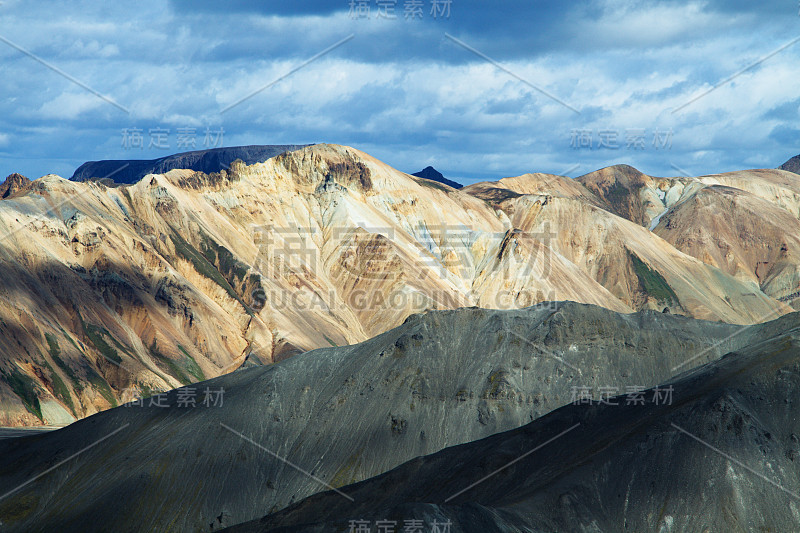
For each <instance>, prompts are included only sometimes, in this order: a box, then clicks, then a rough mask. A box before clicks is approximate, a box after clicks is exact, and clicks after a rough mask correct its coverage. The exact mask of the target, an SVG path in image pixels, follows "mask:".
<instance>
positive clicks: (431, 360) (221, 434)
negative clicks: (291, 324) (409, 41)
mask: <svg viewBox="0 0 800 533" xmlns="http://www.w3.org/2000/svg"><path fill="white" fill-rule="evenodd" d="M797 322H798V315H797V314H791V315H787V316H784V317H782V318H780V319H778V320H775V321H772V322H768V323H765V324H759V325H755V326H751V327H749V328H745V329H742V328H741V327H740V326H735V325H731V324H724V323H718V322H707V321H702V320H695V319H691V318H686V317H680V316H675V315H669V314H664V313H659V312H655V311H642V312H638V313H634V314H620V313H615V312H613V311H609V310H607V309H603V308H601V307H598V306H592V305H585V304H576V303H570V302H553V303H546V304H542V305H539V306H535V307H530V308H526V309H520V310H506V311H500V310H486V309H478V308H471V309H470V308H468V309H458V310H453V311H434V312H428V313H424V314H417V315H413V316H411V317H410V318H409V319H408V320H406V321H405V322H404V323H403V324H402V325H400V326H398V327H397V328H395V329H392V330H390V331H388V332H386V333H383V334H380V335H378V336H376V337H374V338H372V339H369V340H367V341H365V342H362V343H360V344H356V345H352V346H342V347H329V348H323V349H318V350H314V351H310V352H307V353H304V354H302V355H297V356H295V357H292V358H289V359H287V360H284V361H280V362H278V363H275V364H273V365H267V366H259V367H253V368H247V369H243V370H239V371H236V372H233V373H231V374H228V375H225V376H221V377H219V378H216V379H213V380H210V381H206V382H203V383H201V384H198V385H196V386H190V387H182V388H180V389H177V390H173V391H171V392H169V393H168V394H166V396H165V397H164V401H163V404H164V405H167V406H168V407H158V406H157V405H152V404H151V402H150V400H144V402H143V405H134V404H128V405H127V406H122V407H118V408H116V409H111V410H108V411H105V412H102V413H99V414H96V415H94V416H91V417H89V418H87V419H84V420H81V421H78V422H76V423H74V424H71V425H69V426H67V427H66V428H64V429H61V430H58V431H55V432H51V433H47V434H44V435H39V436H36V437H32V438H26V439H24V440H16V441H14V440H9V441H0V496H3V495H5V496H4V497H0V520H2V521H3V527H4V530H5V531H35V530H47V531H84V532H88V531H101V530H103V529H105V530H108V529H109V528H111V529H114V530H116V531H158V532H160V533H164V532H168V531H181V532H182V531H214V530H217V529H219V528H220V527H224V526H227V525H234V524H237V523H241V522H243V521H246V520H252V519H256V518H260V517H261V516H263V515H264V514H266V513H271V512H276V511H279V510H281V509H283V508H286V507H287V506H289V505H291V504H292V503H297V502H299V501H300V500H302V499H303V498H305V497H307V496H310V495H313V494H315V493H318V492H321V491H325V490H328V488H329V487H334V488H339V487H344V486H346V485H349V484H351V483H353V482H357V481H361V480H365V479H368V478H370V477H373V476H376V475H379V474H381V473H383V472H386V471H388V470H390V469H392V468H394V467H397V466H399V465H400V464H402V463H404V462H406V461H409V460H411V459H413V458H415V457H419V456H425V455H428V454H431V453H435V452H437V451H440V450H442V449H444V448H446V447H450V446H456V445H464V446H473V445H471V444H466V443H468V442H471V441H474V440H477V439H482V438H485V437H489V436H491V435H493V434H496V433H498V432H502V431H507V430H512V429H515V428H519V427H521V426H524V425H525V424H528V423H530V422H531V421H535V420H537V419H538V418H540V417H541V416H543V415H546V414H547V413H548V412H550V411H552V410H554V409H556V408H558V407H560V406H562V405H565V404H568V403H570V402H571V401H572V399H573V398H574V397H575V395H576V392H575V391H576V390H577V389H583V388H585V389H586V390H587V391H589V392H588V393H589V394H590V395H591V396H592V397H593V398H594V399H595V400H597V399H598V398H599V397H600V396H601V395H602V394H603V392H602V391H603V390H605V391H606V392H605V394H606V397H608V396H614V395H616V394H625V393H626V392H627V391H628V390H629V389H628V388H629V387H631V388H633V389H634V390H638V389H640V388H648V387H652V386H654V385H656V384H658V383H661V382H664V381H667V380H668V379H669V377H670V376H672V375H673V374H674V373H675V370H674V369H675V368H676V367H680V368H681V369H683V368H690V367H691V366H696V365H700V364H703V363H705V362H708V361H715V360H717V359H718V358H719V357H720V356H722V355H723V354H725V353H728V352H731V351H735V350H740V349H743V347H745V346H747V345H751V344H754V343H758V342H760V341H762V340H765V339H769V338H772V337H774V336H775V335H777V334H779V333H781V332H783V331H786V330H788V329H791V328H795V327H796V326H797ZM779 368H780V367H779ZM777 371H778V370H777V369H776V370H775V372H777ZM778 375H782V374H778ZM754 377H755V376H754ZM795 378H796V375H791V376H790V375H787V376H786V377H785V378H782V379H786V380H789V379H795ZM749 379H750V374H748V373H745V374H744V376H743V377H742V378H741V381H742V382H744V383H746V382H748V381H749ZM703 386H705V384H703V383H698V384H697V385H696V387H695V390H694V391H688V390H685V389H681V390H680V391H675V395H674V401H675V404H676V405H677V404H683V403H684V402H686V401H688V400H689V395H690V394H692V395H697V394H702V391H703ZM207 388H208V389H210V390H211V391H218V390H224V396H223V398H222V400H223V401H222V402H221V405H217V406H213V405H208V406H204V405H202V403H201V402H202V400H203V398H204V393H205V390H206V389H207ZM609 391H616V392H609ZM181 398H184V401H185V400H186V398H193V399H194V400H195V401H196V405H195V406H191V405H187V404H186V403H184V404H183V405H182V404H181ZM792 398H794V397H792ZM647 401H648V402H650V401H652V400H651V398H650V395H648V398H647ZM765 401H766V402H777V403H780V404H781V405H779V406H778V408H780V409H782V410H783V409H788V408H793V406H794V400H792V403H790V404H788V405H787V406H786V407H785V408H784V407H783V404H782V402H783V398H782V397H778V396H772V395H770V396H766V397H765ZM209 403H211V402H209ZM639 409H640V410H641V412H642V413H644V414H647V413H650V411H648V410H645V408H643V407H639ZM780 412H781V413H783V412H784V411H780ZM637 413H638V412H637ZM631 420H632V422H635V423H638V422H637V421H638V420H639V419H638V418H636V417H635V416H634V418H632V419H631ZM731 420H732V419H731ZM602 422H603V421H602V420H601V421H598V427H601V426H602ZM615 423H616V422H615ZM553 427H557V429H556V430H555V433H557V432H558V431H562V430H563V429H566V427H568V425H567V426H564V427H563V428H562V427H561V424H560V423H558V424H554V423H550V422H548V423H547V424H546V427H545V429H542V430H536V431H533V432H531V431H528V430H526V431H524V432H523V435H525V436H526V438H527V436H528V435H530V438H531V439H534V438H535V440H536V442H531V440H526V441H525V443H526V444H527V443H529V442H530V444H531V447H533V446H535V445H536V444H538V443H539V442H541V440H544V439H547V438H549V437H551V436H552V435H554V434H555V433H554V432H553V431H551V430H552V428H553ZM624 429H625V428H620V429H618V430H617V429H615V430H614V431H622V430H624ZM629 430H630V431H632V432H634V433H635V431H634V430H633V429H629ZM788 430H789V428H788V427H787V428H785V429H780V428H777V427H776V428H772V427H770V431H772V432H773V434H774V435H775V441H776V442H778V441H779V439H780V442H781V443H783V442H784V440H785V438H786V437H787V435H786V434H787V432H788ZM595 431H599V430H595ZM748 435H749V434H748ZM103 438H106V439H105V440H103V441H102V442H101V443H100V444H98V445H96V446H94V447H92V448H91V449H88V450H86V451H84V452H83V453H82V454H81V455H80V456H79V457H77V458H75V459H74V460H72V461H68V462H66V463H64V464H62V465H60V466H59V467H58V469H57V470H56V471H53V472H51V473H45V472H46V470H47V469H48V468H49V467H50V466H52V465H56V464H59V463H61V462H62V461H64V460H65V459H67V458H69V457H70V456H71V455H73V454H75V453H76V452H78V451H80V450H84V449H85V448H86V447H87V446H89V445H91V444H92V443H96V442H98V441H100V440H101V439H103ZM586 439H588V437H584V439H583V440H580V441H578V442H577V443H574V442H573V440H572V439H571V436H568V437H567V438H566V439H565V440H564V441H563V442H559V443H557V444H555V446H557V447H558V448H562V449H565V450H566V449H572V448H575V447H577V448H578V449H582V445H583V444H584V443H585V441H586ZM493 442H495V443H498V444H496V445H495V446H494V447H495V448H497V449H496V450H495V451H496V453H499V454H501V455H502V457H506V454H507V453H508V450H509V449H513V450H522V451H525V446H524V445H519V444H518V443H516V442H514V443H513V446H511V447H510V448H509V447H508V446H501V445H499V444H501V442H502V440H501V439H495V441H493ZM579 444H580V445H581V446H578V445H579ZM597 444H598V447H602V446H603V445H604V444H605V441H604V440H602V439H601V440H598V441H597ZM480 446H483V445H480ZM490 448H491V447H490ZM481 449H482V450H483V448H481ZM681 449H683V448H682V447H676V448H675V449H674V450H673V451H675V452H678V451H679V450H681ZM482 453H483V452H482ZM640 453H641V452H640ZM770 453H772V452H770ZM276 456H277V457H276ZM278 457H280V458H283V459H285V460H286V461H288V462H285V461H282V460H280V459H278ZM465 457H468V458H469V461H467V463H468V464H474V466H475V468H476V469H483V468H484V467H485V468H487V469H488V468H489V466H491V465H494V464H496V463H497V461H495V460H491V461H488V462H487V461H482V460H481V459H480V457H479V456H478V454H472V455H469V456H465ZM488 457H491V454H489V455H488ZM636 457H637V459H636V461H637V462H638V463H641V464H643V463H644V462H645V461H644V456H643V455H642V456H636ZM424 460H425V459H422V460H417V461H424ZM781 464H783V463H781ZM787 464H788V463H787ZM464 468H466V470H465V472H467V473H469V472H471V470H469V468H467V466H466V463H465V467H464ZM612 470H614V471H617V472H618V473H620V472H619V471H627V470H629V468H622V467H618V468H615V469H612ZM480 471H483V470H480ZM446 474H447V475H445V476H443V477H442V479H440V480H439V481H436V480H434V478H433V474H431V475H430V476H429V475H428V474H427V473H426V474H425V476H424V477H422V478H420V483H421V480H422V479H424V480H425V482H426V483H429V488H428V490H425V491H420V492H418V493H417V494H419V497H420V498H424V497H426V495H427V494H429V492H430V491H432V490H433V491H435V490H436V487H437V486H441V484H442V483H443V482H445V480H446V483H447V487H448V488H449V487H452V486H455V485H458V484H459V482H462V481H465V480H466V479H468V477H467V475H466V473H465V474H464V475H463V476H462V475H458V476H453V477H450V472H449V471H447V472H446ZM469 479H471V478H469ZM500 479H502V476H501V477H500ZM534 479H535V476H534ZM29 480H33V481H31V482H29V483H27V484H25V485H24V486H21V487H20V485H21V484H22V483H24V482H26V481H29ZM407 483H412V485H413V486H417V485H415V484H414V482H413V481H412V480H411V478H405V480H404V481H402V482H401V481H396V482H393V485H394V489H400V485H401V484H407ZM487 486H488V484H487ZM510 486H511V485H509V487H510ZM17 487H19V489H18V490H14V489H16V488H17ZM394 489H392V490H394ZM12 490H13V492H11V493H10V494H8V493H9V491H12ZM348 490H349V489H348ZM348 490H345V489H343V492H344V493H345V494H348ZM520 490H521V489H520ZM384 492H386V493H387V494H390V495H391V494H392V492H391V490H390V489H388V488H384V487H377V488H374V489H372V492H371V493H370V494H369V495H368V496H364V493H363V492H359V496H358V500H359V501H358V503H359V504H360V505H365V502H367V501H370V502H373V503H375V505H376V508H375V512H378V509H381V508H382V507H381V505H383V504H378V503H377V502H376V500H375V498H380V495H381V494H382V493H384ZM614 495H616V492H615V493H614ZM336 497H338V498H342V496H341V495H337V496H336ZM343 501H345V500H344V498H343ZM396 501H398V500H397V499H396V498H395V497H394V496H390V497H389V499H387V500H386V503H387V504H389V503H394V502H396ZM326 502H328V500H326ZM329 505H330V506H331V508H332V509H333V508H337V509H338V508H340V507H339V506H338V505H337V504H336V502H329ZM305 508H308V509H309V513H308V515H307V521H315V520H318V519H323V518H325V517H326V516H330V515H324V514H320V513H321V511H320V508H319V507H317V506H311V507H304V509H305ZM357 509H359V510H363V509H364V508H363V507H359V508H357ZM291 516H292V517H293V518H292V520H294V521H295V522H296V520H297V518H296V517H297V513H296V512H292V514H291ZM348 518H358V516H356V515H351V514H350V513H349V512H347V513H342V514H339V515H338V516H337V519H338V520H346V519H348ZM384 518H388V516H387V517H384ZM276 520H277V522H276V524H278V523H282V520H284V519H283V518H276ZM338 525H340V524H337V526H338ZM112 526H113V527H112ZM293 527H294V526H293ZM287 530H290V529H287ZM334 530H335V529H334ZM344 530H345V531H346V530H347V528H346V527H345V528H344ZM635 530H637V531H640V530H642V529H641V528H636V529H635Z"/></svg>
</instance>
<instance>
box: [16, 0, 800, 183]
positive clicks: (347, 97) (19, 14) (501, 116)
mask: <svg viewBox="0 0 800 533" xmlns="http://www.w3.org/2000/svg"><path fill="white" fill-rule="evenodd" d="M111 4H112V3H109V2H100V1H95V2H87V1H81V0H77V1H74V2H48V1H40V2H23V1H21V0H3V1H2V2H0V179H2V176H5V175H7V174H10V173H11V172H20V173H22V174H24V175H26V176H28V177H30V178H38V177H40V176H42V175H45V174H49V173H55V174H59V175H61V176H64V177H69V176H71V175H72V173H73V171H74V170H75V169H76V168H77V167H78V166H79V165H80V164H81V163H83V162H84V161H88V160H100V159H152V158H157V157H162V156H165V155H169V154H172V153H177V152H183V151H188V150H192V149H202V148H209V147H215V146H237V145H248V144H295V143H297V144H305V143H318V142H328V143H336V144H344V145H348V146H352V147H355V148H358V149H360V150H363V151H365V152H367V153H369V154H371V155H373V156H374V157H377V158H378V159H380V160H382V161H384V162H386V163H388V164H390V165H391V166H393V167H395V168H398V169H400V170H403V171H406V172H415V171H418V170H420V169H422V168H423V167H425V166H428V165H432V166H434V167H435V168H437V169H438V170H439V171H441V172H442V173H443V174H444V175H445V176H446V177H448V178H451V179H455V180H459V181H461V182H462V183H472V182H475V181H480V180H488V179H499V178H502V177H506V176H516V175H520V174H524V173H526V172H547V173H554V174H562V175H568V176H571V177H577V176H580V175H582V174H586V173H588V172H591V171H593V170H596V169H599V168H603V167H606V166H609V165H613V164H622V163H624V164H629V165H633V166H635V167H636V168H638V169H640V170H641V171H643V172H645V173H648V174H651V175H656V176H677V175H702V174H709V173H716V172H724V171H730V170H740V169H746V168H774V167H776V166H779V165H780V164H782V163H783V162H784V161H786V160H787V159H789V158H790V157H792V156H794V155H797V154H798V153H800V120H798V119H799V118H800V76H799V75H798V74H800V68H799V67H800V62H799V61H798V60H800V5H798V2H797V1H795V0H793V1H770V0H764V1H761V2H752V1H744V0H708V1H687V0H675V1H659V0H648V1H636V0H618V1H610V0H588V1H571V2H565V1H563V0H559V1H535V0H524V1H523V0H493V1H487V0H451V1H448V0H353V1H351V0H330V1H321V0H303V1H299V2H285V1H281V2H272V1H261V2H248V1H244V0H232V1H228V2H224V1H214V2H212V1H207V0H171V1H167V0H164V1H154V2H118V3H114V4H113V5H111Z"/></svg>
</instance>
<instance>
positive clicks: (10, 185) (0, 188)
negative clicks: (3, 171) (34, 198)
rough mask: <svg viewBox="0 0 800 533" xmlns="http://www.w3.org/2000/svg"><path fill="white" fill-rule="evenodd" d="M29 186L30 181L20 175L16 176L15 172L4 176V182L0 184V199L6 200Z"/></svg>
mask: <svg viewBox="0 0 800 533" xmlns="http://www.w3.org/2000/svg"><path fill="white" fill-rule="evenodd" d="M30 184H31V180H29V179H28V178H26V177H25V176H23V175H22V174H17V173H16V172H14V173H13V174H9V175H8V176H6V179H5V181H4V182H3V183H2V184H0V199H3V198H8V197H9V196H11V195H12V194H16V193H17V192H19V191H21V190H22V189H24V188H25V187H27V186H28V185H30Z"/></svg>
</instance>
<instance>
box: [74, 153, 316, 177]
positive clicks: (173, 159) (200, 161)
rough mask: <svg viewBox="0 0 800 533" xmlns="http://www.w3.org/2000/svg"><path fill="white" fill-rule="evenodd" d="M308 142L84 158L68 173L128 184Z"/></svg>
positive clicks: (253, 158)
mask: <svg viewBox="0 0 800 533" xmlns="http://www.w3.org/2000/svg"><path fill="white" fill-rule="evenodd" d="M305 146H310V145H308V144H275V145H252V146H230V147H224V148H211V149H208V150H195V151H192V152H183V153H180V154H173V155H168V156H165V157H159V158H157V159H108V160H103V161H87V162H86V163H84V164H82V165H81V166H80V167H78V169H77V170H76V171H75V173H74V174H72V177H71V178H70V180H72V181H88V180H92V179H98V180H104V179H109V180H111V181H113V182H114V183H119V184H132V183H136V182H137V181H139V180H140V179H142V178H143V177H144V176H146V175H147V174H164V173H165V172H169V171H170V170H174V169H176V168H185V169H190V170H196V171H199V172H205V173H206V174H210V173H212V172H219V171H220V170H226V169H228V168H229V167H230V165H231V163H233V162H234V161H235V160H237V159H241V160H242V161H244V163H245V164H247V165H252V164H254V163H263V162H264V161H266V160H267V159H270V158H272V157H275V156H277V155H280V154H283V153H286V152H292V151H295V150H299V149H301V148H303V147H305Z"/></svg>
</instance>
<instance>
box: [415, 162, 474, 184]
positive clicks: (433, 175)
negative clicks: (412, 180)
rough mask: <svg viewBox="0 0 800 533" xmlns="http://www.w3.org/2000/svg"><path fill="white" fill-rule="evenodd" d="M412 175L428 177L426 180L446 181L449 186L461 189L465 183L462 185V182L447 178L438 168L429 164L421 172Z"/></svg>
mask: <svg viewBox="0 0 800 533" xmlns="http://www.w3.org/2000/svg"><path fill="white" fill-rule="evenodd" d="M411 175H412V176H416V177H418V178H423V179H426V180H431V181H436V182H439V183H444V184H445V185H448V186H450V187H452V188H454V189H460V188H462V187H463V185H461V184H460V183H458V182H456V181H453V180H449V179H447V178H445V177H444V176H443V175H442V173H441V172H439V171H438V170H436V169H435V168H433V167H432V166H430V165H428V166H427V167H425V168H423V169H422V170H420V171H419V172H414V173H413V174H411Z"/></svg>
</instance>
